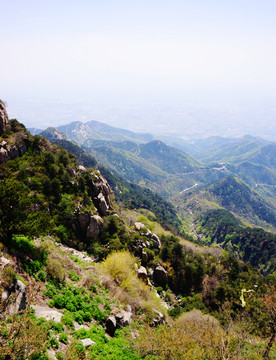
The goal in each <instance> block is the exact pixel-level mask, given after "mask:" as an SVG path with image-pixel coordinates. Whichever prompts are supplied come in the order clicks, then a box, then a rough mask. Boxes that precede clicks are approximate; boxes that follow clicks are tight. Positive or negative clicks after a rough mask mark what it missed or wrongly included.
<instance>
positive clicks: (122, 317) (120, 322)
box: [115, 305, 133, 328]
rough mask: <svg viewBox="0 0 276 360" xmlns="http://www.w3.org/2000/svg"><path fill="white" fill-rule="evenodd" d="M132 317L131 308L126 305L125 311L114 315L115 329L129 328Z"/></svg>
mask: <svg viewBox="0 0 276 360" xmlns="http://www.w3.org/2000/svg"><path fill="white" fill-rule="evenodd" d="M132 316H133V314H132V310H131V307H130V306H129V305H128V307H127V310H121V311H120V312H119V313H118V314H116V315H115V320H116V327H117V328H118V327H124V326H129V325H130V324H131V320H132Z"/></svg>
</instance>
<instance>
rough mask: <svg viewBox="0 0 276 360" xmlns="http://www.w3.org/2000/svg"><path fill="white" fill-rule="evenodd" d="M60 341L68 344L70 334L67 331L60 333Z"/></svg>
mask: <svg viewBox="0 0 276 360" xmlns="http://www.w3.org/2000/svg"><path fill="white" fill-rule="evenodd" d="M59 341H60V342H62V343H63V344H67V343H68V335H67V334H66V333H64V332H63V333H61V334H60V335H59Z"/></svg>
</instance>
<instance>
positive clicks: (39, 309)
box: [32, 305, 63, 322]
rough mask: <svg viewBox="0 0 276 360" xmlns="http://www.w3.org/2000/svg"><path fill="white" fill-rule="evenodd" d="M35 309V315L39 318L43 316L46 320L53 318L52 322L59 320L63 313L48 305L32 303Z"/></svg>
mask: <svg viewBox="0 0 276 360" xmlns="http://www.w3.org/2000/svg"><path fill="white" fill-rule="evenodd" d="M32 308H33V309H34V311H35V315H36V316H37V317H38V318H40V317H43V318H45V319H46V320H48V321H49V320H54V322H60V321H61V317H62V316H63V314H62V313H61V312H59V311H56V310H53V309H52V308H50V307H48V306H39V305H32Z"/></svg>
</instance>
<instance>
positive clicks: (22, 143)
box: [0, 100, 28, 164]
mask: <svg viewBox="0 0 276 360" xmlns="http://www.w3.org/2000/svg"><path fill="white" fill-rule="evenodd" d="M10 129H11V126H10V124H9V117H8V113H7V110H6V108H5V105H4V104H3V102H2V101H1V100H0V136H1V135H2V134H3V132H4V131H6V130H10ZM27 148H28V140H27V136H26V135H25V134H23V133H21V132H19V133H17V134H16V135H15V136H14V139H13V143H12V144H10V143H9V142H7V141H5V140H3V141H2V142H0V164H1V163H5V162H7V161H8V160H12V159H15V158H16V157H17V156H22V155H23V154H25V152H26V151H27Z"/></svg>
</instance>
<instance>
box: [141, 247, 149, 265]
mask: <svg viewBox="0 0 276 360" xmlns="http://www.w3.org/2000/svg"><path fill="white" fill-rule="evenodd" d="M148 260H149V257H148V254H147V253H146V252H145V251H144V250H143V251H142V262H143V264H147V262H148Z"/></svg>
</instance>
